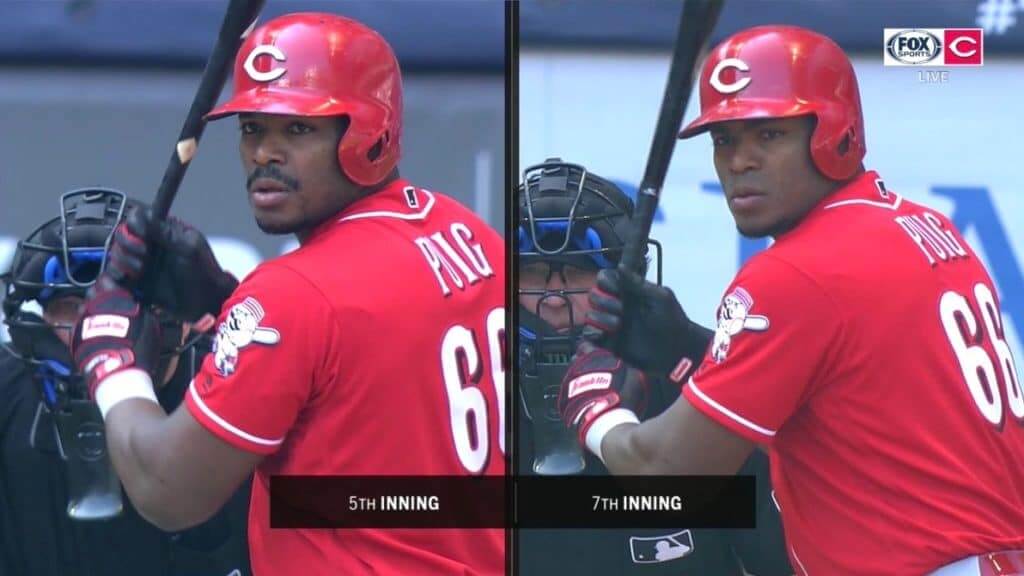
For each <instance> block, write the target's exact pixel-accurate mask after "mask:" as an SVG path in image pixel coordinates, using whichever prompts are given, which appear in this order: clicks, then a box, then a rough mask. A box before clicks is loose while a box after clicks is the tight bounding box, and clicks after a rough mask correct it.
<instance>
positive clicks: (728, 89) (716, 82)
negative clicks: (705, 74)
mask: <svg viewBox="0 0 1024 576" xmlns="http://www.w3.org/2000/svg"><path fill="white" fill-rule="evenodd" d="M726 68H735V69H736V70H739V71H740V72H750V66H748V65H747V63H746V62H744V61H743V60H740V59H739V58H726V59H725V60H722V61H721V62H719V63H718V64H715V68H714V70H712V71H711V87H712V88H714V89H715V90H718V92H720V93H722V94H734V93H736V92H739V91H740V90H743V89H744V88H746V87H747V84H750V76H747V77H744V78H740V79H739V80H737V81H735V82H733V83H732V84H726V83H725V82H722V72H724V71H725V69H726Z"/></svg>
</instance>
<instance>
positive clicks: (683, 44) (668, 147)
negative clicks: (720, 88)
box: [619, 0, 724, 274]
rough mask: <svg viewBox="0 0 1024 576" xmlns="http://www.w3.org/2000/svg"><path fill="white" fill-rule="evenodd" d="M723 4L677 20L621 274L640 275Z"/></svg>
mask: <svg viewBox="0 0 1024 576" xmlns="http://www.w3.org/2000/svg"><path fill="white" fill-rule="evenodd" d="M723 1H724V0H685V1H684V4H683V10H682V14H681V16H680V20H679V32H678V34H677V36H676V43H675V48H674V49H673V51H672V64H671V67H670V68H669V74H668V83H667V84H666V85H665V96H664V98H662V100H661V110H660V111H659V112H658V123H657V124H656V125H655V128H654V140H653V141H652V142H651V151H650V153H649V154H648V155H647V167H646V168H645V169H644V178H643V180H641V181H640V191H639V193H638V194H637V207H636V212H635V213H634V215H633V226H632V227H631V229H630V234H629V237H628V238H627V239H626V245H625V247H624V248H623V252H622V258H621V260H620V261H619V269H620V270H624V271H627V272H631V273H633V274H640V272H641V271H642V269H643V263H644V246H646V245H647V238H648V236H649V235H650V233H651V224H652V223H653V222H654V213H655V211H656V210H657V209H658V199H659V197H660V196H661V187H662V185H664V183H665V174H666V173H667V172H668V165H669V162H670V161H671V159H672V151H673V150H674V149H675V147H676V139H677V137H678V134H679V129H680V125H681V124H682V120H683V113H684V112H685V111H686V105H687V103H688V102H689V101H690V92H691V91H692V89H693V81H694V71H695V69H696V67H697V57H698V56H699V55H700V53H701V52H702V51H703V50H704V47H705V46H706V45H707V42H708V40H709V39H710V38H711V31H712V30H714V28H715V23H716V22H717V21H718V15H719V14H720V13H721V11H722V4H723Z"/></svg>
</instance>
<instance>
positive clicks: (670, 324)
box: [586, 269, 714, 383]
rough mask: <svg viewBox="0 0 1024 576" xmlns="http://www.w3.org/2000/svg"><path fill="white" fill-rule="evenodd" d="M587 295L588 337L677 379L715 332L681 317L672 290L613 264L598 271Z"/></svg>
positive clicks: (696, 361)
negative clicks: (609, 267)
mask: <svg viewBox="0 0 1024 576" xmlns="http://www.w3.org/2000/svg"><path fill="white" fill-rule="evenodd" d="M587 299H588V301H589V302H590V306H591V310H590V311H589V312H588V313H587V326H588V330H587V331H586V335H587V336H586V337H587V338H588V339H591V340H592V341H593V342H595V343H596V344H597V345H598V346H601V347H604V348H608V349H609V350H611V351H612V352H614V353H615V355H616V356H619V357H620V358H622V359H623V360H625V361H626V362H627V363H629V364H630V365H632V366H635V367H637V368H639V369H640V370H643V371H644V372H647V373H650V374H652V375H658V376H665V377H668V378H669V379H671V380H672V381H674V382H677V383H679V382H682V381H683V380H684V379H685V377H687V376H688V375H689V373H690V372H691V371H692V370H693V369H694V368H696V366H697V365H699V364H700V362H701V359H702V358H703V357H704V353H705V352H707V349H708V346H709V345H710V344H711V340H712V338H713V337H714V333H713V332H712V331H711V330H708V329H707V328H704V327H703V326H701V325H699V324H697V323H695V322H693V321H691V320H690V319H689V317H687V316H686V312H684V311H683V307H682V306H681V305H680V304H679V301H678V300H677V299H676V296H675V294H673V293H672V290H670V289H668V288H666V287H664V286H658V285H657V284H653V283H651V282H647V281H644V280H643V279H641V278H640V277H638V276H635V275H631V274H628V273H624V272H622V271H620V270H617V269H607V270H601V272H600V273H598V275H597V284H596V285H595V286H594V288H592V289H591V290H590V293H589V294H588V296H587Z"/></svg>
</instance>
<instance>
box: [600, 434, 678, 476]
mask: <svg viewBox="0 0 1024 576" xmlns="http://www.w3.org/2000/svg"><path fill="white" fill-rule="evenodd" d="M646 428H649V427H648V426H645V425H644V424H622V425H619V426H616V427H615V428H612V429H611V430H609V431H608V433H607V434H606V435H605V437H604V439H603V440H602V441H601V455H602V456H603V458H604V463H605V465H606V466H607V467H608V470H609V471H611V473H612V474H616V475H626V474H633V475H641V476H643V475H653V474H671V473H673V472H672V466H671V464H670V463H669V462H667V461H665V460H664V459H662V458H660V457H659V449H658V446H657V445H653V443H652V442H651V440H652V438H651V435H650V434H649V433H648V431H647V430H646Z"/></svg>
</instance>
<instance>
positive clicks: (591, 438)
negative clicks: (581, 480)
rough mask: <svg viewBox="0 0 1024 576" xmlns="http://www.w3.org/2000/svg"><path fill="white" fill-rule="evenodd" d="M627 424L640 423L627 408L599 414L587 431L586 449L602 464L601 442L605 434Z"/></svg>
mask: <svg viewBox="0 0 1024 576" xmlns="http://www.w3.org/2000/svg"><path fill="white" fill-rule="evenodd" d="M628 423H633V424H639V423H640V419H639V418H637V417H636V414H634V413H633V411H632V410H629V409H628V408H616V409H614V410H609V411H607V412H605V413H604V414H601V415H600V416H598V417H597V420H594V423H593V424H591V425H590V429H589V430H587V437H586V442H587V448H589V449H590V451H591V452H593V453H594V454H595V455H596V456H597V457H598V458H600V459H601V462H602V463H604V456H603V455H602V454H601V441H602V440H604V437H605V434H607V433H608V431H609V430H611V429H612V428H615V427H616V426H618V425H619V424H628Z"/></svg>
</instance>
